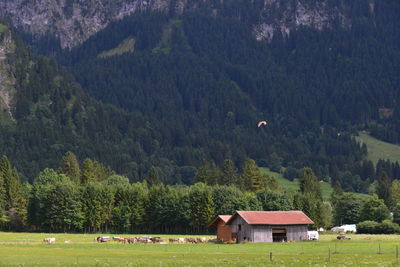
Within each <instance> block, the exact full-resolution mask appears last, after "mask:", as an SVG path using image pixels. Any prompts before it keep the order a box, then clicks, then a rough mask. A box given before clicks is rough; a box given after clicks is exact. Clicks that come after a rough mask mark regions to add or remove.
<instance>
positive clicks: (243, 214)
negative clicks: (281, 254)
mask: <svg viewBox="0 0 400 267" xmlns="http://www.w3.org/2000/svg"><path fill="white" fill-rule="evenodd" d="M310 224H314V222H313V221H312V220H311V219H310V218H309V217H308V216H307V215H305V214H304V213H303V212H302V211H236V212H235V214H233V215H232V216H231V218H230V219H229V220H228V221H227V222H226V225H229V226H231V227H232V236H234V237H235V238H236V242H237V243H240V242H243V241H248V242H285V241H301V240H307V239H308V237H307V230H308V225H310Z"/></svg>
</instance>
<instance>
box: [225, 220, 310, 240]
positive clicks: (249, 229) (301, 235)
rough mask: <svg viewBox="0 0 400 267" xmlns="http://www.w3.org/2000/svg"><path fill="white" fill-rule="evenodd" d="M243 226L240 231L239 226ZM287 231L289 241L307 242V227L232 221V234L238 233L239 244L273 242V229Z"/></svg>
mask: <svg viewBox="0 0 400 267" xmlns="http://www.w3.org/2000/svg"><path fill="white" fill-rule="evenodd" d="M239 224H241V225H242V230H241V231H239V230H238V229H239V227H238V225H239ZM273 228H278V229H286V231H287V233H286V237H287V241H301V240H307V225H274V226H271V225H249V224H247V223H246V221H245V220H243V219H242V218H241V217H239V216H238V217H236V218H235V219H234V220H233V221H232V233H237V242H239V243H240V242H243V241H244V240H245V239H244V237H246V241H249V242H272V241H273V239H272V229H273Z"/></svg>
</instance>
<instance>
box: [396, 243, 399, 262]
mask: <svg viewBox="0 0 400 267" xmlns="http://www.w3.org/2000/svg"><path fill="white" fill-rule="evenodd" d="M396 262H397V263H399V246H398V245H396Z"/></svg>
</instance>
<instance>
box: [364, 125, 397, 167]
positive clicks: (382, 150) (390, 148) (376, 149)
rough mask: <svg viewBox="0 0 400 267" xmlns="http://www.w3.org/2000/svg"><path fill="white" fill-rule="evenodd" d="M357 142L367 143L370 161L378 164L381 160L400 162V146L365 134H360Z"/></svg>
mask: <svg viewBox="0 0 400 267" xmlns="http://www.w3.org/2000/svg"><path fill="white" fill-rule="evenodd" d="M356 140H357V141H359V142H361V143H365V144H366V145H367V149H368V159H369V160H371V161H372V162H373V163H375V164H376V163H377V162H378V160H379V159H389V160H390V161H392V162H396V161H399V162H400V146H399V145H394V144H390V143H387V142H383V141H380V140H378V139H376V138H374V137H372V136H370V135H368V134H367V133H365V132H359V135H358V136H356Z"/></svg>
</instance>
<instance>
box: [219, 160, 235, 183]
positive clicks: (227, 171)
mask: <svg viewBox="0 0 400 267" xmlns="http://www.w3.org/2000/svg"><path fill="white" fill-rule="evenodd" d="M237 179H238V172H237V169H236V167H235V163H233V161H232V160H230V159H226V160H225V161H224V167H223V170H222V176H221V182H220V184H221V185H235V184H237Z"/></svg>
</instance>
